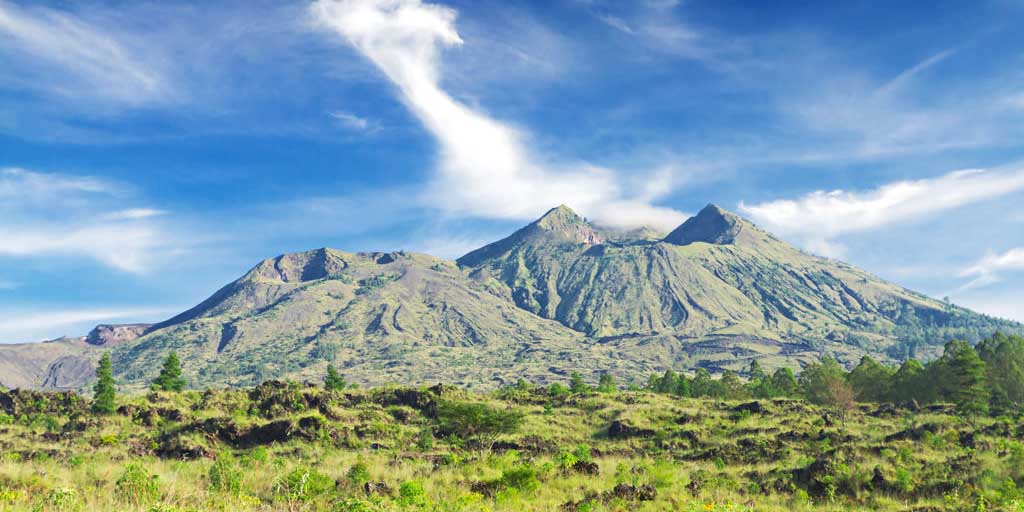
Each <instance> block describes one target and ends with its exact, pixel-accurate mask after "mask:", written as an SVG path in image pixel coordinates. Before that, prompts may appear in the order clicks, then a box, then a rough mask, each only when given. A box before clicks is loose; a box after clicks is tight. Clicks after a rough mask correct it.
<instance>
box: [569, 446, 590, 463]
mask: <svg viewBox="0 0 1024 512" xmlns="http://www.w3.org/2000/svg"><path fill="white" fill-rule="evenodd" d="M572 454H573V455H575V456H576V460H579V461H583V462H591V461H592V460H594V458H593V457H592V456H591V455H590V445H588V444H585V443H580V444H578V445H576V449H574V450H573V451H572Z"/></svg>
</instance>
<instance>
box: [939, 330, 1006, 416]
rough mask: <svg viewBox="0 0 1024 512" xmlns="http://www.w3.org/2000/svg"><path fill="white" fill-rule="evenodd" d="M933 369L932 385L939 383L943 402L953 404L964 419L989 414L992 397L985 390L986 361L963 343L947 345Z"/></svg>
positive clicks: (968, 345) (956, 342)
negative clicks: (947, 401)
mask: <svg viewBox="0 0 1024 512" xmlns="http://www.w3.org/2000/svg"><path fill="white" fill-rule="evenodd" d="M932 367H935V370H934V375H933V377H932V378H933V379H934V380H933V382H939V383H941V388H940V390H941V392H942V395H943V398H945V399H947V400H951V401H952V402H953V403H955V404H956V408H957V410H958V411H959V412H960V413H961V414H964V415H966V416H974V415H978V414H986V413H988V400H989V397H990V396H991V394H990V392H989V390H988V389H987V388H986V386H985V361H982V360H981V357H980V356H978V352H976V351H975V350H974V348H973V347H971V345H970V344H969V343H967V342H966V341H959V340H953V341H950V342H949V343H946V346H945V347H944V351H943V354H942V357H941V358H939V359H938V360H937V361H936V362H935V363H932V364H931V365H929V367H928V368H929V370H931V369H932Z"/></svg>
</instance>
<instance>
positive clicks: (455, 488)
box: [0, 368, 1024, 511]
mask: <svg viewBox="0 0 1024 512" xmlns="http://www.w3.org/2000/svg"><path fill="white" fill-rule="evenodd" d="M170 373H171V374H173V373H174V372H173V368H172V369H171V372H170ZM168 382H172V381H170V380H168V379H164V380H161V381H159V382H158V383H157V384H159V385H154V389H155V390H154V391H151V392H149V393H147V394H144V395H138V396H131V397H116V407H115V408H114V412H113V413H112V414H106V413H104V412H103V409H104V405H103V404H101V407H99V408H97V407H96V402H94V401H93V400H90V399H85V398H83V397H81V396H79V395H77V394H74V393H40V392H30V391H18V390H15V391H10V392H3V393H0V450H2V457H0V510H152V511H171V510H328V511H385V510H387V511H392V510H394V511H399V510H403V511H404V510H437V511H485V510H492V511H501V510H508V511H511V510H566V511H584V510H589V511H612V510H649V511H660V510H683V511H741V510H778V509H789V510H812V509H813V510H1024V507H1022V503H1024V501H1022V499H1024V495H1022V493H1021V491H1019V490H1018V487H1019V486H1020V485H1021V484H1024V446H1022V441H1024V423H1022V421H1021V418H1020V417H996V418H993V417H991V416H976V415H975V416H965V415H960V414H957V413H956V411H957V408H956V406H955V405H953V404H944V403H935V404H931V405H928V406H922V405H917V404H915V403H913V402H911V403H908V404H907V405H905V406H899V407H897V406H893V405H889V404H882V405H875V404H855V405H854V406H853V407H851V408H849V409H846V410H843V411H842V416H843V417H842V418H840V417H838V414H839V412H838V411H837V409H835V408H834V407H831V406H828V407H821V406H818V405H814V404H811V403H809V402H807V401H804V400H794V399H788V398H773V399H761V400H728V399H724V400H723V399H713V398H687V397H681V396H676V395H672V394H666V393H656V392H651V391H647V390H634V391H618V390H617V389H616V388H615V386H614V383H613V382H611V381H610V379H608V378H607V377H606V378H605V379H603V380H602V381H601V383H600V384H599V385H598V386H597V387H596V388H594V389H592V388H591V387H590V386H589V385H587V384H586V383H583V382H582V380H581V379H576V381H575V382H572V383H567V384H570V385H569V386H552V387H535V386H532V385H530V384H527V383H520V384H519V385H516V386H513V387H508V388H505V389H502V390H499V391H497V392H494V393H490V394H474V393H471V392H469V391H465V390H461V389H457V388H453V387H447V386H440V385H439V386H434V387H431V388H422V389H411V388H402V387H380V388H373V389H351V388H349V387H346V386H345V385H344V382H343V378H342V377H341V376H340V375H338V374H337V373H336V372H332V377H331V378H330V379H328V384H329V388H330V389H328V387H325V386H319V385H301V384H297V383H288V382H277V381H271V382H267V383H264V384H262V385H260V386H257V387H254V388H251V389H248V390H232V391H204V392H199V391H183V392H178V391H165V390H163V388H164V386H167V385H168ZM170 387H171V388H175V387H177V385H176V384H175V383H173V382H172V385H171V386H170ZM99 388H101V389H98V390H99V391H103V390H104V389H105V388H103V386H99ZM157 388H159V389H158V390H157ZM101 399H102V400H106V395H102V396H101Z"/></svg>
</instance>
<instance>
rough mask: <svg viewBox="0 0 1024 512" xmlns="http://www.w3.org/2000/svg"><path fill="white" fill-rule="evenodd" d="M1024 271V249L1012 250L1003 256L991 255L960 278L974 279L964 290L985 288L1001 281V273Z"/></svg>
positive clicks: (963, 273) (965, 270) (961, 273)
mask: <svg viewBox="0 0 1024 512" xmlns="http://www.w3.org/2000/svg"><path fill="white" fill-rule="evenodd" d="M1007 270H1011V271H1012V270H1024V247H1017V248H1015V249H1010V250H1008V251H1006V252H1004V253H1002V254H995V253H989V254H987V255H985V257H984V258H982V259H980V260H979V261H978V262H977V263H975V264H974V265H971V266H970V267H968V268H965V269H964V270H963V271H962V272H960V277H974V278H975V279H974V280H973V281H971V282H970V283H968V284H966V285H965V286H964V288H965V289H966V288H974V287H977V286H984V285H986V284H991V283H994V282H997V281H999V272H1001V271H1007Z"/></svg>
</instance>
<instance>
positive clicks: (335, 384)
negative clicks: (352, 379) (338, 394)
mask: <svg viewBox="0 0 1024 512" xmlns="http://www.w3.org/2000/svg"><path fill="white" fill-rule="evenodd" d="M346 386H348V383H347V382H345V377H342V376H341V374H340V373H338V370H336V369H334V367H333V366H328V367H327V376H326V377H324V387H325V388H327V389H329V390H331V391H341V390H343V389H345V387H346Z"/></svg>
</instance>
